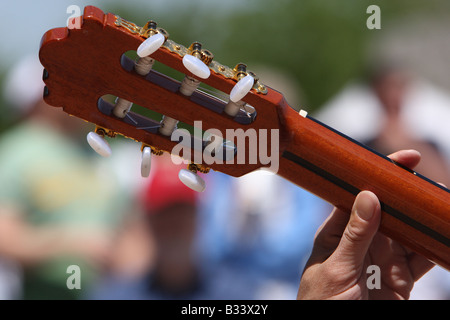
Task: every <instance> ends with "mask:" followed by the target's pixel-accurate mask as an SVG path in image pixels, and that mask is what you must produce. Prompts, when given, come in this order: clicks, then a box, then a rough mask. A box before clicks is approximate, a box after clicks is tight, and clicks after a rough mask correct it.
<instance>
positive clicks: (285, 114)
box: [40, 6, 450, 269]
mask: <svg viewBox="0 0 450 320" xmlns="http://www.w3.org/2000/svg"><path fill="white" fill-rule="evenodd" d="M115 19H116V18H115V16H114V15H112V14H106V15H105V14H104V13H103V12H102V11H101V10H100V9H98V8H95V7H91V6H89V7H86V9H85V12H84V16H83V26H82V29H80V30H68V29H67V28H58V29H53V30H50V31H48V32H47V33H46V34H45V35H44V37H43V39H42V42H41V50H40V59H41V62H42V64H43V65H44V67H45V68H46V70H47V71H48V77H46V79H45V83H46V85H47V89H48V94H47V95H46V96H45V100H46V102H47V103H49V104H50V105H53V106H56V107H62V108H63V109H64V111H65V112H67V113H69V114H71V115H74V116H76V117H79V118H82V119H84V120H86V121H89V122H92V123H94V124H96V125H99V126H101V127H104V128H108V129H111V130H113V131H115V132H118V133H120V134H122V135H124V136H127V137H130V138H132V139H135V140H137V141H141V142H143V143H145V144H148V145H152V146H155V147H157V148H160V149H162V150H166V151H169V152H170V150H172V148H173V147H174V146H175V145H176V144H177V142H175V141H171V140H170V138H167V137H164V136H162V135H160V134H158V133H157V132H149V131H145V130H140V129H138V128H136V126H133V125H132V124H130V123H127V122H126V121H124V120H122V119H119V118H116V117H114V116H112V115H105V114H104V113H102V112H101V111H100V110H99V108H98V107H97V106H98V101H99V99H100V98H101V97H102V96H103V95H105V94H113V95H116V96H119V97H121V98H124V99H127V100H129V101H133V102H134V103H136V104H138V105H140V106H143V107H145V108H148V109H151V110H154V111H156V112H159V113H161V114H164V115H167V116H170V117H172V118H175V119H178V120H180V121H183V122H185V123H188V124H191V125H194V121H197V120H201V121H202V123H203V127H202V129H203V130H205V129H209V128H214V129H219V130H220V131H221V132H222V134H223V136H225V133H226V130H227V129H240V128H241V129H244V130H246V129H249V128H251V129H254V130H256V131H257V132H258V130H259V129H269V130H270V129H276V130H279V132H280V147H279V149H280V168H279V171H278V174H279V175H281V176H283V177H285V178H286V179H288V180H290V181H292V182H293V183H295V184H297V185H299V186H301V187H303V188H305V189H306V190H309V191H311V192H312V193H314V194H316V195H318V196H319V197H321V198H323V199H325V200H327V201H329V202H330V203H332V204H333V205H335V206H337V207H339V208H342V209H345V210H350V208H351V207H352V204H353V201H354V199H355V196H356V194H357V193H358V192H359V191H360V190H371V191H373V192H374V193H375V194H377V196H378V197H379V198H380V201H381V202H382V209H383V216H382V222H381V230H382V232H384V233H385V234H386V235H388V236H390V237H392V238H394V239H396V240H398V241H400V242H401V243H403V244H405V245H407V246H409V247H410V248H411V249H413V250H415V251H417V252H419V253H421V254H423V255H424V256H426V257H427V258H429V259H431V260H433V261H434V262H436V263H438V264H440V265H441V266H443V267H445V268H447V269H450V246H449V238H450V193H449V192H448V190H447V189H445V188H440V187H437V186H436V185H433V184H432V183H430V182H428V181H425V180H424V179H421V178H420V177H418V176H416V175H414V173H412V172H410V171H407V170H405V169H404V168H401V167H399V166H397V165H396V164H394V163H392V162H391V161H389V160H387V159H385V158H383V157H380V156H379V155H377V154H375V153H373V152H371V151H370V150H367V149H366V148H364V147H363V146H360V145H359V144H357V143H354V142H352V141H350V140H349V139H346V138H345V137H343V136H342V135H340V134H338V133H336V132H334V131H333V130H330V129H329V128H326V127H324V126H322V125H320V124H319V123H317V122H315V121H313V120H311V119H310V118H305V117H302V116H300V115H299V114H298V113H297V112H295V111H294V110H293V109H292V108H290V107H289V105H288V104H287V103H286V101H285V100H284V97H283V96H282V95H281V94H280V93H278V92H277V91H275V90H273V89H271V88H268V93H267V95H262V94H258V93H256V92H254V91H251V92H250V93H249V94H248V95H247V96H246V97H245V99H244V100H245V101H246V102H247V103H249V104H251V105H252V106H253V107H255V109H256V111H257V117H256V119H255V121H253V122H252V123H251V124H247V125H243V124H241V123H238V122H236V121H235V120H233V119H232V118H231V117H229V116H227V115H225V114H224V113H223V112H222V110H223V108H224V103H223V102H221V101H218V100H217V99H214V98H211V97H209V96H207V95H204V94H202V93H198V92H197V93H195V94H194V95H193V96H192V97H190V98H188V97H185V96H183V95H182V94H180V93H179V92H178V88H179V82H178V81H175V80H173V79H170V78H168V77H165V76H164V75H160V74H158V73H155V72H152V74H151V75H150V76H148V77H146V78H144V77H142V76H139V75H138V74H137V73H135V72H134V71H133V70H131V69H130V68H124V67H123V66H122V64H121V59H122V55H123V53H125V52H127V51H129V50H136V48H137V47H138V46H139V44H140V43H141V42H142V41H143V40H144V39H143V38H141V37H139V36H137V35H132V34H130V33H129V32H128V31H127V30H125V29H124V28H119V27H117V26H116V25H115V24H114V22H115ZM152 57H153V58H155V59H156V60H157V63H164V64H166V65H167V66H169V67H171V68H173V69H176V70H178V71H180V72H182V73H186V72H187V70H186V69H184V67H183V65H182V62H181V57H180V56H179V55H177V54H174V53H172V52H170V51H169V50H167V49H165V48H160V49H159V50H158V51H156V52H155V53H154V54H153V55H152ZM202 81H203V80H202ZM204 82H205V83H206V84H208V85H210V86H212V87H215V88H217V89H219V90H222V91H224V92H230V91H231V89H232V88H233V86H234V84H235V81H233V80H230V79H225V78H224V77H223V76H221V75H218V74H215V73H214V72H213V73H212V74H211V76H210V78H209V79H207V80H206V81H204ZM199 101H201V103H199ZM247 149H249V148H247ZM269 150H270V145H269ZM246 152H247V153H248V152H249V151H248V150H247V151H246ZM248 158H249V155H248V154H246V159H247V160H248ZM246 163H248V161H247V162H246ZM262 166H263V164H261V163H260V162H257V163H255V164H247V165H239V164H229V163H227V164H213V165H211V166H210V167H211V168H212V169H214V170H216V171H221V172H224V173H227V174H229V175H232V176H236V177H237V176H241V175H243V174H245V173H248V172H251V171H253V170H256V169H258V168H260V167H262ZM280 205H282V204H280Z"/></svg>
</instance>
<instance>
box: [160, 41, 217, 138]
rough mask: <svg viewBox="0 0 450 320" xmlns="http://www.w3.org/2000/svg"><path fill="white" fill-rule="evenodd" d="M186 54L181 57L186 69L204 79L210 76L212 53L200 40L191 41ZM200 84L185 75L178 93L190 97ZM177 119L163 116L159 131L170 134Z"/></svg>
mask: <svg viewBox="0 0 450 320" xmlns="http://www.w3.org/2000/svg"><path fill="white" fill-rule="evenodd" d="M188 52H189V53H188V54H186V55H185V56H184V57H183V65H184V66H185V67H186V69H187V70H188V71H189V72H191V73H192V74H194V75H195V76H197V77H199V78H202V79H206V78H208V77H209V76H210V74H211V71H210V70H209V67H208V65H209V64H210V63H211V61H212V60H213V58H214V55H213V54H212V53H211V52H210V51H209V50H205V49H202V44H201V43H200V42H193V43H192V44H191V46H190V47H189V49H188ZM199 85H200V80H198V79H196V78H194V77H191V76H188V75H185V77H184V79H183V81H182V82H181V85H180V89H179V90H180V93H181V94H183V95H184V96H186V97H190V96H191V95H192V94H193V93H194V91H195V90H197V88H198V86H199ZM177 124H178V120H176V119H173V118H171V117H168V116H163V119H162V121H161V127H160V128H159V132H160V133H161V134H163V135H165V136H170V135H171V134H172V132H173V131H174V130H175V129H176V128H177Z"/></svg>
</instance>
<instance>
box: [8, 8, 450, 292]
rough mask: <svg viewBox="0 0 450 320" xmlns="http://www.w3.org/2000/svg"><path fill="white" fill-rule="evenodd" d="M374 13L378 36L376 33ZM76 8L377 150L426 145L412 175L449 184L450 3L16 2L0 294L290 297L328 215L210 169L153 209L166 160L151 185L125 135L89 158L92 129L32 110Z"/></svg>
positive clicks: (170, 175) (322, 206) (271, 180)
mask: <svg viewBox="0 0 450 320" xmlns="http://www.w3.org/2000/svg"><path fill="white" fill-rule="evenodd" d="M373 4H376V5H378V6H379V8H380V9H381V28H380V29H373V30H370V29H369V28H368V27H367V25H366V23H367V20H368V19H369V17H370V16H371V13H367V12H366V11H367V8H368V7H369V6H370V5H373ZM70 5H78V6H79V7H80V8H81V10H83V7H84V6H85V5H94V6H97V7H99V8H101V9H102V10H103V11H104V12H112V13H114V14H117V15H119V16H121V17H122V18H124V19H127V20H129V21H132V22H135V23H136V24H138V25H141V26H142V25H144V24H145V23H146V22H147V21H148V20H155V21H157V22H158V25H159V26H161V27H162V28H164V29H166V30H167V31H168V32H169V33H170V36H171V39H173V40H174V41H176V42H178V43H181V44H184V45H186V46H187V45H189V44H190V43H191V42H193V41H200V42H202V44H203V46H204V47H205V48H207V49H209V50H211V51H212V52H213V53H214V54H215V59H216V60H218V61H220V62H221V63H222V64H225V65H228V66H231V67H232V66H234V65H236V64H237V63H239V62H244V63H246V64H247V65H248V67H249V69H250V70H253V71H255V72H256V73H257V75H258V76H259V78H260V79H261V81H262V82H263V83H265V84H267V85H269V86H270V87H272V88H274V89H276V90H278V91H280V92H282V93H283V94H284V95H285V97H286V98H287V101H288V102H289V104H290V105H291V106H292V107H293V108H295V109H300V108H301V109H305V110H307V111H308V112H310V114H313V115H314V116H315V117H316V118H318V119H319V120H322V121H323V122H325V123H327V124H329V125H331V126H332V127H335V128H336V129H338V130H340V131H342V132H344V133H346V134H348V135H350V136H352V137H354V138H356V139H357V140H360V141H363V142H365V143H367V144H369V145H371V146H372V147H374V148H375V149H377V150H379V151H380V152H382V153H385V154H388V153H390V152H393V151H395V150H398V149H401V148H408V149H409V148H416V149H418V150H419V151H420V152H421V153H422V155H423V160H424V161H423V164H422V166H421V167H420V168H418V171H419V172H421V173H423V174H425V175H426V176H429V177H430V178H432V179H434V180H436V181H441V182H444V183H446V184H447V185H449V184H450V176H449V174H448V168H449V166H450V77H449V75H448V74H449V72H448V71H449V69H448V61H449V60H450V33H449V32H448V30H450V3H449V2H448V1H445V0H440V1H438V0H430V1H427V2H424V1H419V0H417V1H416V0H408V1H406V0H398V1H395V2H394V1H388V0H377V1H367V0H347V1H345V2H342V1H341V2H336V1H333V0H302V1H294V0H279V1H268V0H258V1H256V0H246V1H242V0H241V1H238V0H228V1H219V0H217V1H216V0H209V1H206V0H191V1H181V0H178V1H177V0H153V1H144V0H130V1H126V2H124V1H115V0H114V1H112V0H111V1H96V0H91V1H75V0H70V1H66V0H61V1H55V0H42V1H39V2H37V1H31V0H29V1H16V2H9V3H6V4H4V5H3V7H2V12H3V14H2V19H1V20H0V30H2V31H1V39H2V40H3V43H4V44H3V45H2V46H1V47H0V58H1V59H0V87H1V88H2V90H1V93H0V94H1V95H0V112H1V116H0V213H1V214H0V279H3V280H2V281H0V298H3V299H11V298H30V299H33V298H49V299H52V298H55V297H60V298H61V297H67V298H80V297H81V298H94V299H102V298H121V299H123V298H125V299H126V298H136V299H141V298H155V299H171V298H184V297H188V298H204V299H205V298H206V299H207V298H216V299H221V298H224V299H228V298H230V299H233V298H238V299H239V298H242V299H255V298H256V299H265V298H267V299H278V298H279V299H294V298H295V297H296V291H297V288H298V282H299V278H300V274H301V270H302V268H303V265H304V263H305V262H306V259H307V258H308V255H309V251H310V249H311V246H312V240H313V237H314V233H315V231H316V230H317V227H318V226H319V225H320V224H321V222H322V221H323V219H324V218H325V217H326V215H327V214H328V213H329V212H330V210H331V208H330V207H329V206H328V204H326V203H324V202H322V201H321V200H320V199H317V198H315V197H314V196H312V195H310V194H309V193H307V192H305V191H303V190H301V189H299V188H297V187H295V186H292V185H290V184H289V183H287V182H285V181H284V180H282V179H279V178H278V177H276V176H272V175H264V174H260V173H255V174H251V175H248V176H246V177H244V178H242V179H232V178H229V177H227V176H224V175H222V174H220V173H215V172H213V173H210V174H208V175H206V176H205V179H206V180H207V184H208V187H207V191H206V192H205V193H204V194H202V195H200V197H197V195H192V194H185V193H186V192H187V191H185V192H183V191H180V192H177V193H175V192H173V193H172V194H173V197H169V198H168V199H165V200H164V201H160V202H158V201H156V198H158V199H159V198H161V197H162V196H161V194H164V192H162V191H161V190H165V193H167V194H170V193H171V191H169V190H173V188H174V187H173V186H168V185H167V183H168V181H172V180H171V179H173V180H174V181H175V180H177V178H176V172H175V171H176V168H172V169H169V168H168V166H167V163H166V162H170V160H167V159H166V160H164V159H159V160H158V161H157V162H156V163H155V165H154V168H153V169H152V175H151V177H150V178H149V179H142V178H141V177H140V175H139V165H140V162H139V161H140V160H139V159H140V145H139V144H137V143H135V142H131V141H125V140H124V139H117V141H113V142H112V146H113V156H112V157H111V158H107V159H104V158H100V157H98V156H97V155H96V154H94V153H93V152H92V150H90V149H88V147H87V143H86V140H85V134H86V133H87V132H88V131H89V130H92V129H93V126H89V125H87V124H85V123H83V122H82V121H78V120H77V119H73V118H71V117H67V116H66V115H64V114H60V113H59V112H58V110H57V109H53V108H49V107H48V106H45V105H43V103H42V101H40V100H39V99H40V97H41V93H40V92H41V90H42V82H41V80H40V79H41V75H42V70H41V68H40V66H39V65H37V64H36V62H35V61H33V58H30V57H34V59H36V57H37V54H38V50H39V43H40V39H41V37H42V35H43V34H44V33H45V31H47V30H49V29H52V28H55V27H62V26H65V25H66V21H67V19H68V17H69V16H70V14H69V13H67V8H68V7H69V6H70ZM155 68H156V66H155ZM49 110H50V111H49ZM169 167H170V166H169ZM178 169H179V168H178ZM161 172H163V173H164V176H165V178H164V179H162V180H161V179H160V178H158V174H161ZM161 181H162V182H161ZM174 183H175V182H174ZM155 188H156V190H159V192H158V191H154V190H155ZM164 188H166V189H164ZM151 190H153V191H151ZM155 192H156V193H157V194H158V195H157V196H155ZM187 193H188V192H187ZM280 199H281V200H282V201H281V200H280ZM154 203H158V205H154ZM280 203H282V205H280ZM161 217H165V218H161ZM180 221H183V223H181V222H180ZM80 230H81V231H82V232H81V231H80ZM80 234H81V235H80ZM175 234H177V235H178V237H174V235H175ZM173 238H176V239H175V240H173V241H169V240H168V239H173ZM168 242H170V243H168ZM55 244H58V245H55ZM191 251H192V254H188V255H186V252H191ZM161 252H164V253H165V254H161ZM72 256H76V257H77V258H76V259H78V260H76V259H75V260H73V259H74V258H72ZM193 257H194V258H193ZM69 264H79V265H83V266H84V264H86V267H85V269H83V268H82V270H92V272H90V271H89V272H86V273H83V276H82V278H83V281H85V282H86V283H87V284H86V287H85V286H84V284H83V286H82V288H90V289H89V290H87V289H86V290H81V292H76V293H73V292H69V291H70V290H68V289H67V286H66V279H67V277H68V276H69V274H67V273H66V268H67V266H68V265H69ZM49 266H51V267H49ZM180 266H184V267H182V268H180ZM87 274H89V276H87ZM174 279H176V281H175V280H174ZM449 283H450V282H449V273H448V272H446V271H444V270H442V269H440V268H435V269H434V271H433V272H431V273H429V274H428V275H427V276H425V277H424V278H423V279H422V280H420V281H419V283H418V284H417V285H416V288H415V289H414V291H413V294H412V298H415V299H448V298H449V297H450V289H449V288H450V285H449Z"/></svg>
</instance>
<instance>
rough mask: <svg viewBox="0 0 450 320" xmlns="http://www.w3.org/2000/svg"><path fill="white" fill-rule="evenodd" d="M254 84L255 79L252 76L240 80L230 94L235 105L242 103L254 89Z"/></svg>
mask: <svg viewBox="0 0 450 320" xmlns="http://www.w3.org/2000/svg"><path fill="white" fill-rule="evenodd" d="M254 83H255V78H253V77H252V76H251V75H246V76H245V77H243V78H242V79H240V80H239V81H238V82H237V83H236V85H235V86H234V87H233V89H232V90H231V92H230V100H231V101H232V102H235V103H236V102H238V101H240V100H241V99H242V98H244V97H245V96H246V95H247V93H248V92H249V91H250V90H251V89H252V88H253V84H254Z"/></svg>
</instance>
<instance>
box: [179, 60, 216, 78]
mask: <svg viewBox="0 0 450 320" xmlns="http://www.w3.org/2000/svg"><path fill="white" fill-rule="evenodd" d="M183 65H184V66H185V67H186V69H188V70H189V71H190V72H191V73H192V74H194V75H196V76H197V77H199V78H202V79H207V78H208V77H209V75H210V74H211V71H210V70H209V68H208V66H207V65H206V64H205V63H204V62H203V61H202V60H200V59H199V58H197V57H194V56H192V55H190V54H187V55H185V56H184V57H183Z"/></svg>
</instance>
